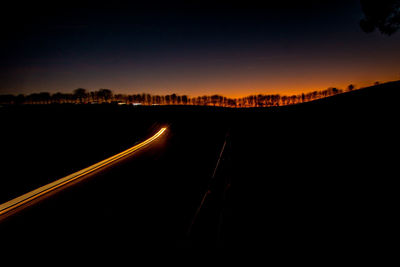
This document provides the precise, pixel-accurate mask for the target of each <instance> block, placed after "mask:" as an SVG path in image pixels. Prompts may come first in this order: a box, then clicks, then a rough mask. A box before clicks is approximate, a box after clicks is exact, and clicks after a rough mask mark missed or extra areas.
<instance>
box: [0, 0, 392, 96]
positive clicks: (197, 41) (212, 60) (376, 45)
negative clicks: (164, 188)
mask: <svg viewBox="0 0 400 267" xmlns="http://www.w3.org/2000/svg"><path fill="white" fill-rule="evenodd" d="M186 2H187V1H186ZM265 2H267V1H265ZM272 2H274V1H272ZM319 2H321V1H296V4H293V3H291V2H289V1H276V3H274V4H264V5H259V4H258V5H256V4H252V2H251V1H250V2H246V3H247V4H246V5H245V6H244V5H243V4H242V5H240V4H234V3H229V2H224V3H223V2H198V4H187V3H186V4H182V3H179V2H170V1H169V2H168V3H165V2H164V3H163V4H162V3H161V4H160V3H157V2H151V3H150V4H140V5H138V4H136V3H131V4H125V3H123V2H119V1H113V2H112V4H110V3H100V2H96V5H93V4H90V3H86V2H80V4H79V5H78V4H77V3H72V2H67V3H62V2H58V3H57V4H54V5H53V6H48V4H45V3H43V4H40V3H39V4H37V3H31V4H29V6H20V5H17V4H9V5H8V6H6V9H5V10H7V14H8V16H6V17H3V18H2V19H1V30H2V32H3V37H2V42H1V46H0V48H1V52H0V59H1V63H2V64H1V67H0V93H31V92H40V91H50V92H58V91H61V92H70V91H72V90H73V89H75V88H78V87H84V88H86V89H88V90H97V89H99V88H110V89H112V90H113V91H114V92H121V93H141V92H148V93H154V94H165V93H172V92H176V93H180V94H189V95H201V94H211V93H219V94H224V95H227V96H242V95H247V94H250V93H275V92H276V93H291V92H300V91H311V90H315V89H325V88H326V87H329V86H337V87H343V86H346V85H347V84H349V83H355V84H357V85H359V86H363V85H366V84H368V83H372V82H374V81H375V80H390V79H398V78H399V77H398V76H399V73H400V71H399V67H400V64H399V63H398V62H399V61H400V60H398V59H400V52H399V49H398V47H400V46H399V45H400V38H399V36H398V35H396V34H395V35H393V36H391V37H387V36H382V35H380V34H379V33H372V34H365V33H364V32H362V31H361V29H360V28H359V25H358V23H359V20H360V19H361V18H362V12H361V8H360V5H359V3H358V1H356V0H355V1H352V0H348V1H323V2H324V3H319ZM269 3H271V2H269Z"/></svg>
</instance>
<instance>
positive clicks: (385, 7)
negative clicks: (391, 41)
mask: <svg viewBox="0 0 400 267" xmlns="http://www.w3.org/2000/svg"><path fill="white" fill-rule="evenodd" d="M360 3H361V9H362V11H363V12H364V18H363V19H361V21H360V27H361V29H362V30H363V31H364V32H366V33H370V32H373V31H375V29H378V30H379V31H380V32H381V33H382V34H386V35H392V34H393V33H395V32H396V31H397V30H398V28H399V27H400V0H361V1H360Z"/></svg>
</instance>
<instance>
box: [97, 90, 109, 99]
mask: <svg viewBox="0 0 400 267" xmlns="http://www.w3.org/2000/svg"><path fill="white" fill-rule="evenodd" d="M97 95H98V97H99V98H100V99H103V101H104V102H108V101H109V100H110V99H111V98H112V96H113V93H112V91H111V90H110V89H100V90H99V91H98V92H97Z"/></svg>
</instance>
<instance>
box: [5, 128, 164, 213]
mask: <svg viewBox="0 0 400 267" xmlns="http://www.w3.org/2000/svg"><path fill="white" fill-rule="evenodd" d="M166 129H167V128H165V127H164V128H161V129H160V130H159V131H158V132H157V133H156V134H155V135H153V136H152V137H150V138H148V139H146V140H145V141H143V142H141V143H139V144H136V145H135V146H133V147H131V148H129V149H127V150H125V151H122V152H120V153H118V154H116V155H114V156H112V157H109V158H107V159H105V160H102V161H100V162H98V163H96V164H93V165H91V166H89V167H87V168H84V169H82V170H80V171H77V172H75V173H72V174H70V175H68V176H65V177H63V178H61V179H58V180H56V181H54V182H51V183H49V184H47V185H44V186H42V187H39V188H37V189H35V190H32V191H30V192H28V193H26V194H23V195H21V196H19V197H16V198H14V199H12V200H10V201H7V202H6V203H3V204H1V205H0V220H2V219H5V218H7V217H8V216H10V215H12V214H14V213H16V212H18V211H20V210H22V209H23V208H25V207H27V206H28V205H31V204H33V203H35V202H37V201H39V200H40V199H42V198H44V197H46V196H48V195H49V194H51V193H52V192H55V191H56V190H61V189H63V188H66V187H67V186H69V185H71V184H72V183H73V182H77V181H78V180H79V181H82V180H84V179H85V178H87V177H88V176H89V174H92V173H93V172H95V171H96V170H99V169H101V168H104V167H106V166H110V165H112V164H114V163H116V162H117V161H118V160H121V159H123V158H125V157H128V156H131V155H132V154H133V153H134V152H135V151H137V150H139V149H141V148H143V147H145V146H147V145H149V144H151V143H152V142H154V141H156V140H157V139H158V138H159V137H160V136H161V135H162V134H163V133H164V132H165V130H166Z"/></svg>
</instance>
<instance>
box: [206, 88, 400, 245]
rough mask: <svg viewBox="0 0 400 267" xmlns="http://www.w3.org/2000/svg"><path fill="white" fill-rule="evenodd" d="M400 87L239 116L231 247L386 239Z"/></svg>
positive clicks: (230, 170) (228, 214) (227, 226)
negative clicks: (383, 237)
mask: <svg viewBox="0 0 400 267" xmlns="http://www.w3.org/2000/svg"><path fill="white" fill-rule="evenodd" d="M399 91H400V82H390V83H386V84H382V85H378V86H372V87H368V88H364V89H360V90H356V91H352V92H348V93H344V94H340V95H335V96H332V97H329V98H326V99H321V100H317V101H313V102H309V103H304V104H299V105H293V106H286V107H277V108H270V109H246V110H240V111H238V112H237V113H236V114H234V115H233V117H232V125H233V126H232V129H231V135H230V139H229V140H230V144H231V146H230V151H229V153H228V154H229V155H228V156H227V157H228V158H229V160H228V163H226V164H225V168H226V169H225V170H224V171H222V174H221V177H228V179H231V186H230V190H229V194H228V195H229V197H228V199H229V201H227V202H226V203H228V204H225V213H224V214H225V215H224V220H223V222H224V228H223V230H222V235H223V236H224V239H223V242H224V245H225V246H232V247H237V246H239V247H240V246H242V245H244V244H246V246H256V247H257V246H259V245H260V244H262V245H263V246H269V247H270V248H273V249H285V248H288V247H291V248H293V249H296V247H297V248H299V249H300V248H301V249H305V248H306V249H317V248H322V247H323V248H325V249H332V248H337V247H341V248H348V249H350V248H352V247H353V246H354V247H364V246H368V245H372V243H374V242H378V241H382V240H381V239H382V235H384V234H388V233H387V232H385V231H387V229H390V228H386V226H387V225H390V224H392V223H393V220H392V219H393V212H394V210H395V204H394V203H395V196H396V194H397V193H396V192H395V190H394V188H395V180H396V178H395V176H396V173H397V162H396V161H397V160H396V153H397V151H398V136H399V131H398V128H397V121H398V117H397V113H396V111H397V105H398V104H397V101H398V100H399V97H398V96H399ZM234 113H235V112H234ZM220 179H221V180H220V181H222V180H223V178H220ZM221 183H222V182H221ZM222 187H223V186H222V185H221V188H222ZM214 201H216V203H220V202H218V201H220V200H214ZM210 213H211V212H210ZM217 213H218V212H217ZM214 221H215V222H217V221H219V220H218V219H217V218H214ZM215 229H216V228H214V230H215ZM210 233H212V234H211V235H214V236H215V231H214V232H213V231H211V230H210V229H207V230H206V232H201V235H199V236H200V237H201V238H204V236H207V235H210ZM220 234H221V233H220ZM207 240H209V239H207Z"/></svg>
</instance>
